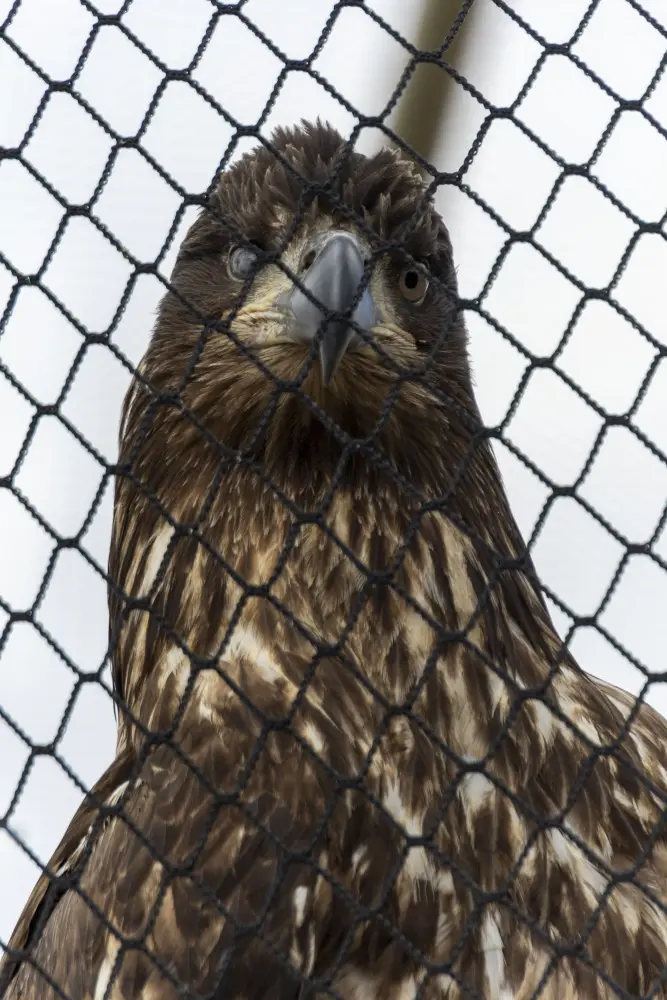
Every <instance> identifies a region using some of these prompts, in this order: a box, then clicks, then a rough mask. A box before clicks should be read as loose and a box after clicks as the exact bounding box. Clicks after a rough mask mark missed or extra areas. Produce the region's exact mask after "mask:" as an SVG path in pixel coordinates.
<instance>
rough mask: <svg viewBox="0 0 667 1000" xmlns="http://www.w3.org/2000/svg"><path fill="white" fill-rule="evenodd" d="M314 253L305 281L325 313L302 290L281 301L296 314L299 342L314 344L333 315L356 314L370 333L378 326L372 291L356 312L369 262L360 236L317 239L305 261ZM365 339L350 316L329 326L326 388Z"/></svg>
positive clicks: (324, 344) (323, 353)
mask: <svg viewBox="0 0 667 1000" xmlns="http://www.w3.org/2000/svg"><path fill="white" fill-rule="evenodd" d="M313 253H314V254H315V258H314V260H313V262H312V264H311V265H310V267H309V268H308V270H307V271H306V272H305V273H304V274H303V276H301V275H299V278H300V281H301V284H302V285H304V287H305V288H307V289H308V291H309V292H310V293H311V295H312V296H313V298H314V299H315V300H316V302H319V303H321V306H322V307H323V308H319V307H318V306H317V305H316V303H315V302H311V300H310V299H309V298H308V297H307V296H306V295H304V293H303V292H302V291H301V289H300V288H297V286H296V285H295V286H294V287H293V288H292V289H291V290H290V291H289V292H286V293H284V294H283V295H281V296H280V300H279V301H280V303H281V305H283V306H285V307H286V308H287V309H288V310H289V311H290V312H291V314H292V320H293V333H294V336H295V338H296V339H298V340H299V341H301V342H302V343H306V344H310V343H312V341H313V340H314V339H315V335H316V334H317V332H318V330H320V329H321V328H322V324H323V323H325V319H326V315H327V312H334V313H343V314H347V316H350V310H351V309H352V312H351V319H352V320H353V321H354V322H355V323H356V324H357V325H358V326H360V327H361V328H362V329H363V330H368V329H370V328H371V327H372V326H373V325H374V323H375V321H376V311H375V305H374V303H373V298H372V296H371V293H370V290H369V289H368V287H366V288H364V291H363V294H362V295H361V298H360V299H359V302H358V303H357V305H356V306H355V307H354V308H353V307H352V303H353V302H354V300H355V298H356V297H357V295H358V293H359V285H360V283H361V280H362V278H363V274H364V259H363V257H362V255H361V251H360V249H359V244H358V243H357V241H356V239H355V238H354V236H352V235H351V234H350V233H346V232H341V231H338V232H334V233H332V234H331V235H329V236H327V237H325V239H324V240H323V241H322V240H321V238H319V239H316V240H315V241H313V242H312V243H310V244H308V245H307V246H306V247H305V248H304V251H303V256H302V260H304V259H307V257H308V256H309V255H312V254H313ZM325 310H326V311H325ZM359 340H360V338H359V337H358V335H357V334H356V332H355V330H354V327H352V326H351V325H350V323H349V320H348V319H347V318H345V316H343V318H340V319H337V318H334V319H329V320H327V321H326V324H325V326H324V330H323V332H322V339H321V341H320V367H321V370H322V378H323V380H324V384H325V385H328V384H329V382H330V381H331V379H332V378H333V376H334V374H335V372H336V369H337V368H338V365H339V364H340V362H341V360H342V358H343V355H344V354H345V352H346V350H347V349H348V347H349V346H350V344H351V343H352V342H353V341H359Z"/></svg>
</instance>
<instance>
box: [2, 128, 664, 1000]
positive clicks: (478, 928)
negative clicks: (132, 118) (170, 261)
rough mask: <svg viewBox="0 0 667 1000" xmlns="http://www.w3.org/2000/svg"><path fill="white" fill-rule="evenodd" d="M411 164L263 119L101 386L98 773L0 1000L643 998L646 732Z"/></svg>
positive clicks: (18, 943) (660, 883)
mask: <svg viewBox="0 0 667 1000" xmlns="http://www.w3.org/2000/svg"><path fill="white" fill-rule="evenodd" d="M492 443H493V442H492V436H491V435H490V433H489V432H488V430H487V429H485V428H484V426H483V423H482V420H481V418H480V414H479V410H478V407H477V404H476V400H475V395H474V391H473V386H472V379H471V372H470V365H469V358H468V345H467V334H466V330H465V322H464V310H463V306H462V303H461V301H460V299H459V298H458V296H457V284H456V275H455V268H454V263H453V254H452V245H451V241H450V238H449V235H448V231H447V228H446V226H445V224H444V223H443V221H442V219H441V218H440V216H439V214H438V212H437V211H436V208H435V206H434V202H433V198H432V196H431V190H430V188H429V187H428V186H427V185H426V183H425V181H424V179H423V176H422V174H421V173H420V171H419V169H418V168H417V167H416V166H415V164H414V163H413V162H412V160H411V159H410V158H409V157H408V156H407V155H406V154H405V153H403V152H399V151H397V150H396V149H393V148H384V149H382V150H380V151H379V152H377V153H376V154H374V155H369V156H364V155H362V154H361V153H360V152H359V151H358V150H357V149H355V148H354V145H353V144H351V143H350V142H349V141H346V140H344V139H343V137H341V135H340V134H339V133H338V132H337V131H336V130H334V129H333V128H332V127H330V126H328V125H326V124H324V123H321V122H319V121H318V122H316V123H314V124H308V123H302V124H300V125H298V126H295V127H290V128H282V129H278V130H277V131H276V132H275V133H274V134H273V135H272V138H271V140H270V142H267V141H262V142H260V143H259V144H258V145H257V146H256V147H255V148H254V149H253V150H251V151H250V152H248V153H246V154H245V155H243V156H242V157H240V158H239V159H238V160H237V161H235V162H234V163H232V164H231V165H230V166H228V167H227V168H226V169H224V170H223V171H221V173H220V176H219V177H218V179H217V180H216V181H215V183H214V185H212V187H211V193H210V196H207V198H206V199H205V202H204V204H203V205H202V207H201V209H200V212H199V215H198V216H197V218H196V220H195V221H194V223H193V224H192V226H191V228H190V229H189V231H188V233H187V235H186V237H185V238H184V241H183V243H182V246H181V247H180V251H179V254H178V257H177V260H176V263H175V266H174V270H173V274H172V277H171V280H170V283H169V288H168V291H167V292H166V294H165V297H164V299H163V301H162V302H161V305H160V307H159V310H158V315H157V319H156V323H155V328H154V332H153V335H152V338H151V340H150V343H149V346H148V348H147V351H146V354H145V356H144V358H143V360H142V362H141V364H140V365H139V367H138V369H137V372H136V375H135V378H134V380H133V382H132V385H131V386H130V389H129V391H128V394H127V397H126V400H125V403H124V409H123V415H122V420H121V432H120V455H119V461H118V466H117V470H116V471H117V486H116V494H115V510H114V525H113V532H112V542H111V552H110V560H109V608H110V649H111V656H112V663H113V683H114V690H115V698H116V702H117V705H118V741H117V753H116V757H115V760H114V761H113V763H112V764H111V766H110V767H109V768H108V770H107V771H106V773H105V774H104V776H103V777H102V779H101V780H100V781H99V782H98V783H97V785H95V787H94V788H93V789H92V791H91V792H90V793H89V794H88V795H87V797H86V798H85V800H84V802H83V804H82V805H81V807H80V809H79V811H78V812H77V813H76V815H75V817H74V819H73V820H72V823H71V825H70V827H69V829H68V830H67V832H66V834H65V836H64V838H63V840H62V842H61V844H60V846H59V847H58V849H57V850H56V852H55V854H54V856H53V858H52V860H51V861H50V863H49V865H48V868H47V869H46V870H45V872H44V874H43V876H42V877H41V878H40V880H39V882H38V884H37V886H36V888H35V890H34V892H33V894H32V896H31V897H30V900H29V901H28V903H27V905H26V908H25V910H24V912H23V915H22V916H21V918H20V920H19V923H18V926H17V928H16V930H15V932H14V934H13V936H12V938H11V940H10V942H9V945H8V948H7V951H6V954H5V956H4V959H3V964H2V969H1V972H0V975H1V985H0V994H1V995H2V997H3V998H4V1000H19V998H21V1000H38V998H39V1000H55V998H56V997H67V998H69V1000H130V998H138V997H142V998H151V1000H172V998H173V1000H176V998H177V997H180V996H187V997H202V998H203V997H207V998H214V1000H221V998H223V997H224V998H234V1000H236V998H238V1000H241V998H243V1000H269V998H270V1000H291V998H294V1000H297V998H301V997H304V998H305V997H310V996H322V997H324V996H330V997H336V998H342V1000H412V998H415V1000H417V998H423V1000H431V998H433V1000H436V998H447V1000H459V998H461V1000H463V998H468V997H477V998H487V1000H529V998H531V997H533V996H535V997H537V996H539V997H541V998H542V1000H556V998H558V1000H607V998H612V997H639V996H647V995H649V994H650V996H652V997H664V996H667V987H666V986H665V979H666V978H667V834H666V832H665V817H666V816H667V811H666V804H667V769H666V766H665V747H667V725H666V723H665V722H664V721H663V719H662V718H661V717H660V716H658V714H657V713H655V712H654V711H653V710H652V709H651V708H650V707H649V706H647V705H646V704H644V703H642V702H641V701H636V700H635V699H634V698H633V697H631V696H630V695H628V694H626V693H625V692H622V691H620V690H618V689H616V688H614V687H612V686H610V685H609V684H607V683H605V682H603V681H601V680H596V679H593V678H592V677H591V676H589V675H588V674H586V673H584V671H583V670H582V669H581V668H580V667H579V665H578V664H577V663H576V662H575V661H574V659H573V657H572V655H571V654H570V652H569V651H568V649H567V648H566V647H565V646H564V644H563V643H562V641H561V640H560V639H559V637H558V635H557V633H556V630H555V628H554V625H553V623H552V621H551V618H550V615H549V611H548V608H547V606H546V603H545V599H544V595H543V591H542V589H541V587H540V584H539V581H538V579H537V577H536V573H535V569H534V566H533V564H532V562H531V559H530V554H529V553H528V552H527V550H526V545H525V543H524V541H523V539H522V537H521V534H520V531H519V529H518V527H517V525H516V523H515V521H514V519H513V516H512V513H511V510H510V507H509V504H508V499H507V496H506V493H505V490H504V487H503V483H502V481H501V476H500V474H499V470H498V467H497V464H496V461H495V458H494V454H493V448H492Z"/></svg>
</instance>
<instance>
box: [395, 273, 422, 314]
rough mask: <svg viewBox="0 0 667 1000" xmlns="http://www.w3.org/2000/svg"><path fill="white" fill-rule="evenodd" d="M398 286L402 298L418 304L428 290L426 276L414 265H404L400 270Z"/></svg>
mask: <svg viewBox="0 0 667 1000" xmlns="http://www.w3.org/2000/svg"><path fill="white" fill-rule="evenodd" d="M398 287H399V288H400V290H401V295H402V296H403V298H404V299H407V300H408V302H412V304H413V305H419V304H420V302H423V300H424V297H425V295H426V292H427V291H428V278H427V277H426V275H425V274H423V272H422V271H418V270H417V268H416V267H406V268H404V269H403V270H402V271H401V277H400V278H399V281H398Z"/></svg>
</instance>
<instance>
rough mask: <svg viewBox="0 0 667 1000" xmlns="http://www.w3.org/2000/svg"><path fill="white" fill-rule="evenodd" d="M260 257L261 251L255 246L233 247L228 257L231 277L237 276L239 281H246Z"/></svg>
mask: <svg viewBox="0 0 667 1000" xmlns="http://www.w3.org/2000/svg"><path fill="white" fill-rule="evenodd" d="M258 257H259V251H258V250H256V249H255V248H254V247H249V246H238V247H233V248H232V249H231V250H230V252H229V257H228V258H227V270H228V272H229V276H230V278H235V279H236V280H237V281H245V279H246V278H247V277H249V275H250V274H251V273H252V270H253V268H254V267H255V265H256V263H257V258H258Z"/></svg>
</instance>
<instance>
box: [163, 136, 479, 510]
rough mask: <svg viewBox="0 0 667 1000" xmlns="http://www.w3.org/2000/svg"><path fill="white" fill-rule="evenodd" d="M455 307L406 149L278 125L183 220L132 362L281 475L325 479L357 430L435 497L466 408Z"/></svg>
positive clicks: (462, 343) (228, 441) (214, 430)
mask: <svg viewBox="0 0 667 1000" xmlns="http://www.w3.org/2000/svg"><path fill="white" fill-rule="evenodd" d="M457 301H458V300H457V289H456V278H455V271H454V265H453V259H452V248H451V243H450V239H449V236H448V233H447V230H446V228H445V225H444V224H443V222H442V220H441V218H440V217H439V215H438V213H437V212H436V210H435V208H434V206H433V203H432V200H431V198H430V197H429V193H428V191H427V188H426V186H425V184H424V181H423V179H422V177H421V176H420V174H419V173H418V171H417V170H416V168H415V167H414V165H413V164H412V163H411V161H409V160H407V159H406V158H405V157H403V156H402V155H400V154H398V153H397V152H396V151H394V150H390V149H382V150H381V151H380V152H378V153H377V154H375V155H373V156H368V157H366V156H364V155H362V154H361V153H359V152H357V151H356V150H355V149H354V148H352V146H351V145H350V143H348V142H346V141H345V140H344V139H343V138H342V137H341V136H340V135H339V134H338V132H336V131H335V130H334V129H333V128H331V127H329V126H327V125H323V124H321V123H319V122H318V123H317V124H315V125H310V124H303V125H302V126H301V127H295V128H289V129H278V130H277V131H276V132H275V133H274V134H273V136H272V138H271V141H270V142H269V143H267V144H265V145H260V146H259V147H257V148H256V149H255V150H253V151H252V152H250V153H248V154H246V155H245V156H243V157H242V158H240V159H239V160H238V161H237V162H236V163H234V164H233V165H232V166H231V167H230V168H228V169H227V170H226V171H225V172H223V173H222V175H221V177H220V179H219V181H218V183H217V184H216V186H215V188H214V189H213V191H212V193H211V195H210V198H209V200H208V203H207V205H206V206H205V207H204V208H203V209H202V211H201V212H200V215H199V217H198V218H197V219H196V221H195V222H194V224H193V225H192V227H191V229H190V231H189V232H188V234H187V236H186V238H185V240H184V242H183V245H182V247H181V250H180V253H179V255H178V258H177V262H176V265H175V268H174V272H173V276H172V281H171V292H170V293H169V294H168V295H167V296H166V297H165V300H164V302H163V303H162V306H161V309H160V317H159V322H158V324H157V327H156V331H155V335H154V338H153V343H152V344H151V348H150V349H149V352H148V355H147V357H146V360H145V366H144V373H145V375H146V376H147V378H148V380H149V381H150V382H151V383H152V385H153V386H154V387H155V388H157V389H158V391H165V392H171V393H174V392H177V393H178V395H179V397H180V398H181V399H182V401H183V404H184V406H185V407H186V408H187V409H188V411H189V412H190V413H192V414H194V416H195V418H196V419H195V423H196V424H198V425H199V426H200V427H204V428H205V429H206V430H207V432H210V433H211V434H212V436H213V437H214V438H215V440H217V441H219V442H220V443H221V444H222V445H223V446H225V447H227V448H231V449H237V450H241V451H243V452H245V453H252V454H254V455H258V456H259V457H261V460H262V463H263V466H264V468H265V469H266V471H267V472H268V473H269V474H270V475H272V476H274V477H275V478H276V479H278V480H279V481H285V480H287V481H288V482H289V483H290V484H291V485H293V484H295V483H299V482H303V483H304V484H305V483H308V484H309V485H310V487H313V486H314V485H315V486H317V484H320V485H321V484H322V483H324V482H327V481H330V479H331V476H332V474H333V472H334V470H335V469H336V467H337V465H338V463H339V462H340V461H341V456H342V455H343V454H344V453H346V454H347V456H348V458H350V454H351V450H354V444H352V445H351V444H350V442H353V443H354V442H359V441H362V442H365V445H366V447H367V448H376V449H377V450H378V451H379V452H381V453H382V454H383V455H384V456H385V457H386V458H387V459H388V460H389V462H390V464H391V466H392V468H393V469H394V470H395V471H398V472H399V473H400V474H402V475H404V476H406V477H407V478H408V479H409V480H410V481H411V482H414V483H415V485H420V486H421V487H422V488H424V489H426V490H427V492H428V491H429V487H433V489H435V490H436V491H439V490H440V487H441V485H442V472H443V469H447V468H449V470H450V471H451V468H452V465H453V464H455V462H454V459H455V458H456V456H457V455H458V456H459V457H460V455H462V454H463V453H464V451H465V450H466V448H467V447H468V446H469V443H470V438H471V434H472V432H471V430H470V420H469V418H470V416H472V417H473V418H474V417H475V416H476V409H475V404H474V399H473V394H472V390H471V384H470V375H469V367H468V360H467V349H466V336H465V329H464V325H463V322H462V319H461V315H460V310H459V309H458V306H457ZM466 418H468V419H466ZM474 423H475V421H474V419H473V424H474ZM193 433H195V432H194V431H193ZM195 436H196V434H195ZM346 446H347V452H345V449H346ZM186 448H187V441H186V440H183V441H181V442H180V443H179V445H178V447H177V449H176V451H178V452H179V453H181V454H182V452H183V449H186ZM351 461H352V462H353V464H354V461H355V459H354V457H352V459H351ZM356 461H357V465H358V464H359V461H360V460H359V458H358V453H357V459H356ZM436 481H437V483H438V486H437V489H436V485H435V484H436Z"/></svg>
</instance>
